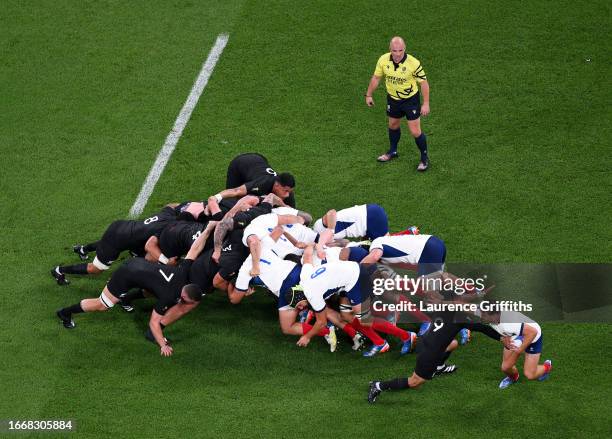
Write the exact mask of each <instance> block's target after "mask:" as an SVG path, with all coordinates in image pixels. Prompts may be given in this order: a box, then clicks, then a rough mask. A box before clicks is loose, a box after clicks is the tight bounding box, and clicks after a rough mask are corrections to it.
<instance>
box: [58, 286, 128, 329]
mask: <svg viewBox="0 0 612 439" xmlns="http://www.w3.org/2000/svg"><path fill="white" fill-rule="evenodd" d="M117 302H119V298H118V297H116V296H115V295H113V294H112V293H111V292H110V291H109V289H108V286H106V287H104V290H103V291H102V294H100V297H97V298H91V299H83V300H81V301H80V302H79V303H76V304H74V305H71V306H67V307H65V308H62V309H60V310H58V311H57V312H56V315H57V316H58V317H59V319H60V320H61V321H62V323H63V325H64V327H65V328H68V329H72V328H74V327H75V326H76V325H75V324H74V321H73V320H72V315H73V314H80V313H83V312H95V311H106V310H108V309H110V308H112V307H113V306H115V304H116V303H117Z"/></svg>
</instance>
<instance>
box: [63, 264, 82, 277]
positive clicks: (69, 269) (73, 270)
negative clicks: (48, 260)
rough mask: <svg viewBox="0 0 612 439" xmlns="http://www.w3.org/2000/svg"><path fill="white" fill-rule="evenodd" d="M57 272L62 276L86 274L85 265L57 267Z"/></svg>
mask: <svg viewBox="0 0 612 439" xmlns="http://www.w3.org/2000/svg"><path fill="white" fill-rule="evenodd" d="M59 272H60V273H62V274H87V263H85V264H76V265H66V266H65V267H59Z"/></svg>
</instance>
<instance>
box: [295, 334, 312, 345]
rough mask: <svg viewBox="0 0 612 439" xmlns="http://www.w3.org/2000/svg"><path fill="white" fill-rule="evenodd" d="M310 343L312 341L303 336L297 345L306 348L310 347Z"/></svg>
mask: <svg viewBox="0 0 612 439" xmlns="http://www.w3.org/2000/svg"><path fill="white" fill-rule="evenodd" d="M308 343H310V339H309V338H308V337H306V336H305V335H302V336H301V337H300V339H299V340H298V341H297V343H296V344H297V345H298V346H301V347H303V348H304V347H306V346H308Z"/></svg>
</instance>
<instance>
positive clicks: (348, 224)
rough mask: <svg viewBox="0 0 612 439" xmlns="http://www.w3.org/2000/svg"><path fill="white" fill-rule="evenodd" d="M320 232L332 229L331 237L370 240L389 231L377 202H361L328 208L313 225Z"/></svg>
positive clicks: (384, 216)
mask: <svg viewBox="0 0 612 439" xmlns="http://www.w3.org/2000/svg"><path fill="white" fill-rule="evenodd" d="M313 229H314V231H315V232H317V233H319V234H321V233H322V232H324V231H325V230H326V229H331V230H333V232H334V234H333V238H334V239H341V238H367V239H370V240H373V239H376V238H379V237H381V236H385V235H387V234H388V233H389V219H388V218H387V213H386V212H385V209H383V208H382V207H381V206H379V205H378V204H361V205H358V206H357V205H356V206H353V207H349V208H347V209H341V210H338V211H336V210H333V209H332V210H329V211H328V212H327V213H326V214H325V216H323V218H320V219H318V220H317V221H316V222H315V223H314V226H313Z"/></svg>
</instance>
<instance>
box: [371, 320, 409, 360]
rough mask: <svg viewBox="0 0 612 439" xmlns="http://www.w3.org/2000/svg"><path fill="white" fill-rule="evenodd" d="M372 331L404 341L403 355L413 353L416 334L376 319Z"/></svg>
mask: <svg viewBox="0 0 612 439" xmlns="http://www.w3.org/2000/svg"><path fill="white" fill-rule="evenodd" d="M372 329H374V330H375V331H378V332H382V333H383V334H389V335H392V336H394V337H397V338H399V339H400V340H401V341H402V349H401V352H400V353H401V355H405V354H408V353H409V352H411V351H412V349H413V347H414V344H415V343H416V339H417V335H416V333H414V332H410V331H406V330H404V329H402V328H399V327H397V326H396V325H394V324H393V323H391V322H389V321H387V320H384V319H381V318H374V321H373V322H372Z"/></svg>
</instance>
